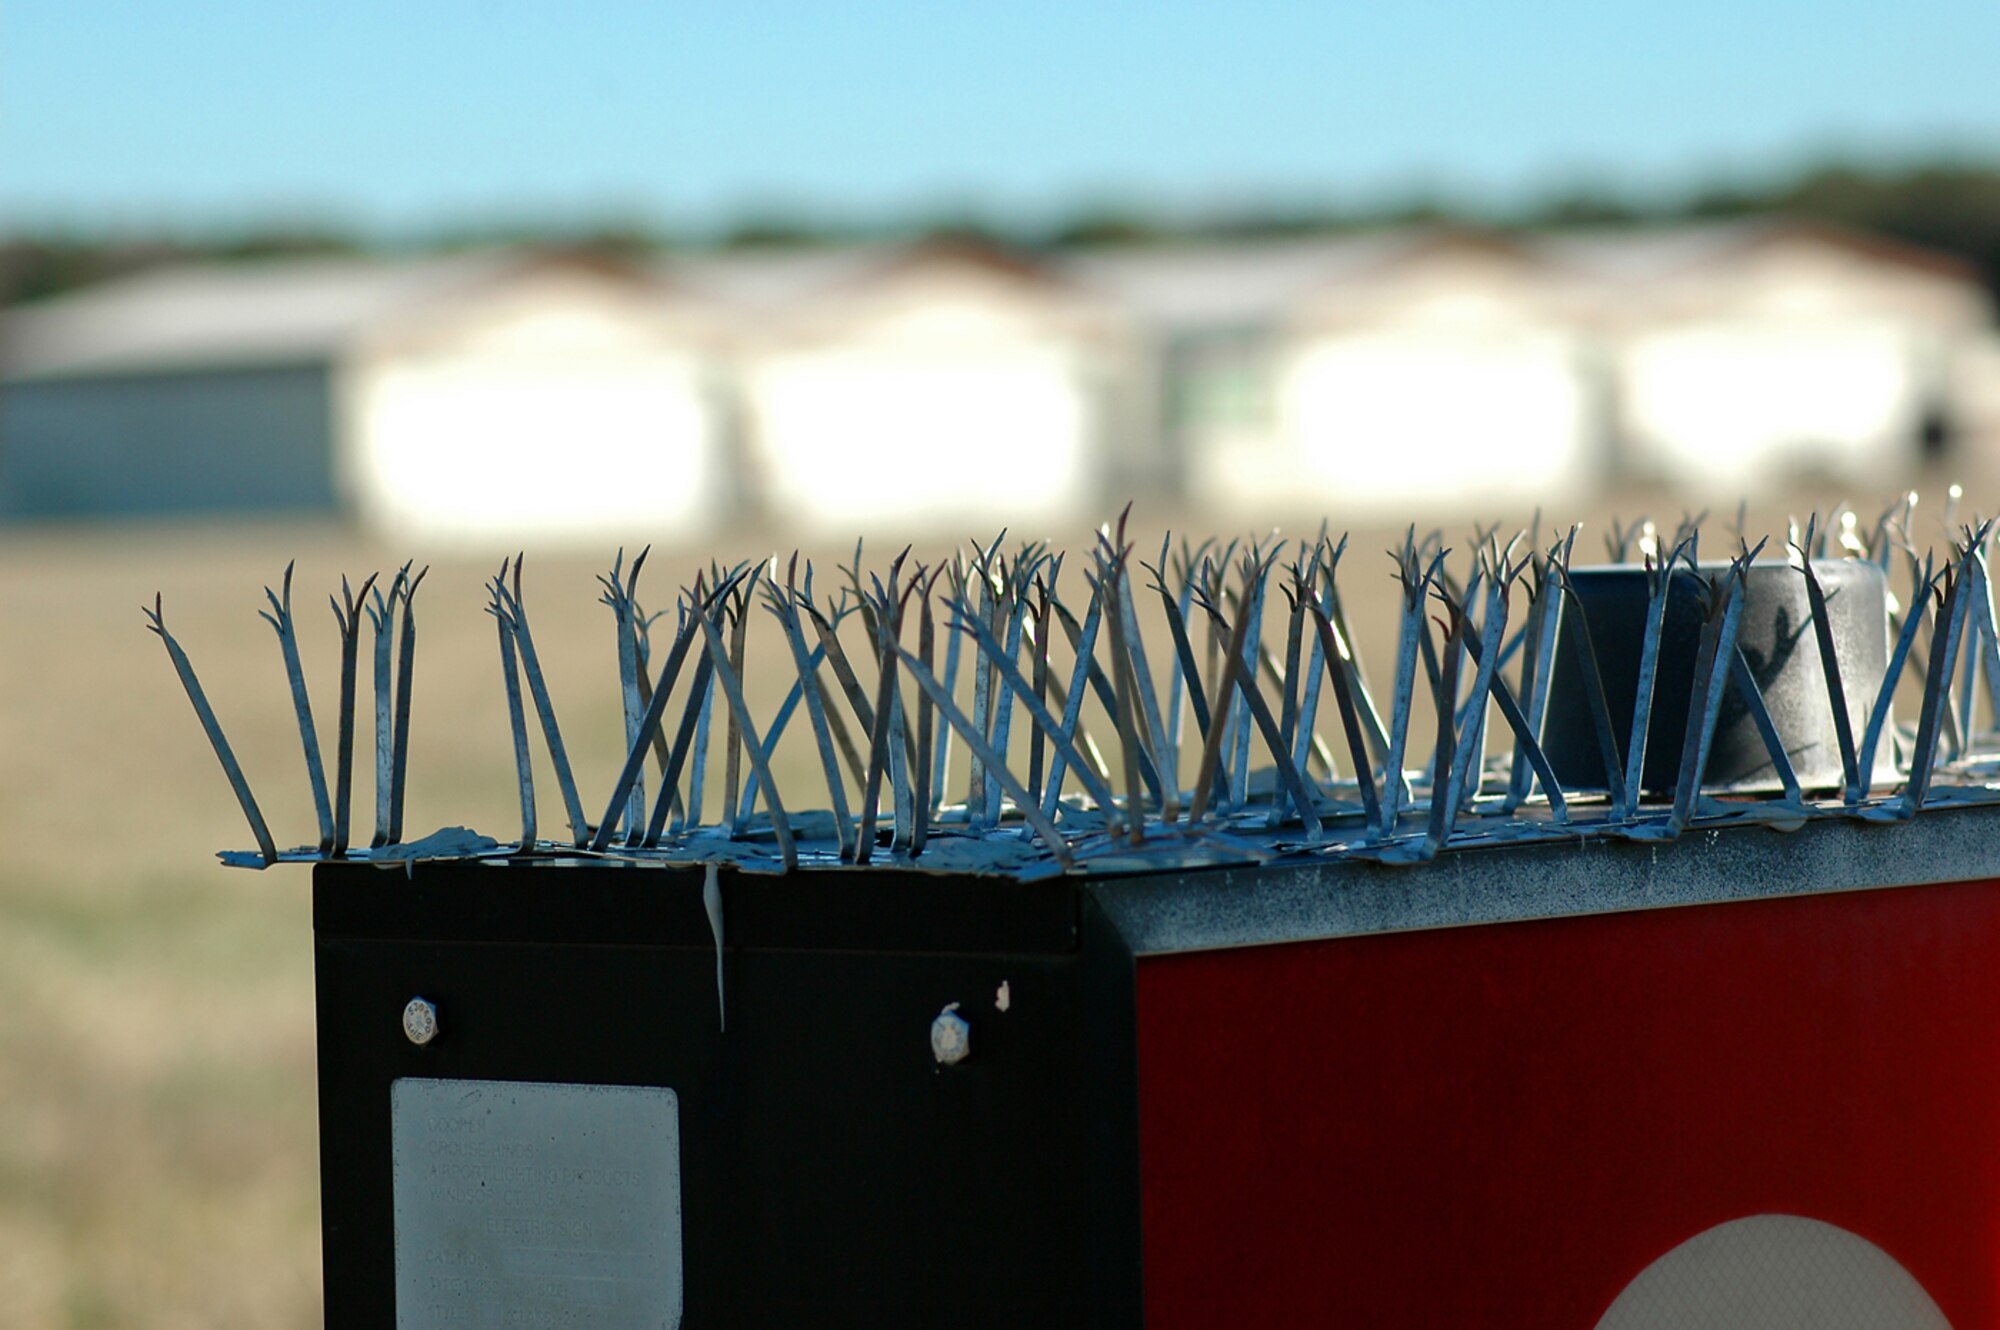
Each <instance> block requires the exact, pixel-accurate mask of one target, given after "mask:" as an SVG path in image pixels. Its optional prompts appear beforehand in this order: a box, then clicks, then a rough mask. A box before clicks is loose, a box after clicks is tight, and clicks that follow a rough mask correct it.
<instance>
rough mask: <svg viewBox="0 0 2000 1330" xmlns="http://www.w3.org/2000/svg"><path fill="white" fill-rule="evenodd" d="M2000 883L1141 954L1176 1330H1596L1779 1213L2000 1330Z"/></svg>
mask: <svg viewBox="0 0 2000 1330" xmlns="http://www.w3.org/2000/svg"><path fill="white" fill-rule="evenodd" d="M1415 885H1416V883H1415V880H1414V879H1413V886H1415ZM1996 887H2000V884H1995V883H1958V884H1949V885H1944V886H1935V887H1917V888H1903V889H1896V890H1877V891H1866V892H1852V893H1843V894H1838V895H1828V896H1817V897H1811V898H1797V899H1789V900H1769V901H1754V902H1744V903H1734V904H1721V905H1706V906H1696V907H1689V908H1682V909H1672V910H1654V911H1644V912H1638V913H1628V914H1617V915H1604V916H1598V917H1592V918H1579V919H1557V920H1542V921H1536V922H1530V923H1516V924H1504V925H1496V926H1488V927H1472V928H1459V929H1447V930H1439V931H1430V932H1419V933H1402V934H1393V935H1386V936H1377V937H1362V938H1351V939H1343V940H1338V941H1329V942H1312V943H1298V944H1291V945H1285V946H1274V947H1263V948H1253V949H1246V950H1240V951H1224V952H1206V953H1191V954H1184V955H1174V956H1161V957H1151V958H1146V959H1143V960H1141V961H1140V963H1139V967H1138V991H1139V1067H1140V1136H1141V1148H1142V1152H1143V1160H1144V1187H1145V1196H1144V1220H1145V1257H1146V1302H1147V1324H1148V1325H1149V1326H1152V1327H1155V1330H1176V1328H1178V1327H1184V1326H1185V1327H1195V1326H1202V1327H1211V1326H1217V1325H1255V1326H1288V1325H1334V1324H1339V1325H1357V1326H1440V1327H1443V1326H1450V1327H1454V1330H1461V1328H1462V1327H1466V1326H1475V1325H1476V1326H1521V1327H1536V1328H1537V1330H1546V1328H1548V1327H1578V1328H1579V1330H1588V1327H1591V1326H1593V1325H1594V1324H1595V1323H1596V1321H1597V1318H1598V1317H1599V1316H1600V1315H1601V1314H1602V1313H1603V1311H1604V1309H1605V1308H1606V1307H1607V1306H1608V1305H1609V1304H1610V1302H1611V1301H1612V1299H1613V1298H1615V1297H1616V1296H1617V1295H1618V1293H1619V1291H1620V1290H1621V1289H1622V1288H1623V1287H1624V1286H1625V1285H1626V1284H1627V1283H1628V1282H1629V1281H1630V1280H1631V1279H1632V1278H1633V1277H1634V1276H1635V1275H1637V1274H1638V1273H1639V1271H1640V1270H1642V1269H1644V1268H1645V1267H1646V1266H1647V1265H1648V1264H1649V1263H1651V1262H1652V1261H1653V1260H1655V1259H1656V1258H1658V1257H1659V1256H1661V1255H1663V1254H1664V1253H1665V1252H1667V1251H1668V1250H1669V1249H1670V1248H1672V1247H1674V1246H1676V1245H1677V1244H1679V1243H1680V1242H1682V1241H1684V1240H1685V1239H1687V1238H1689V1237H1692V1236H1693V1235H1694V1234H1696V1233H1698V1232H1700V1231H1701V1230H1703V1229H1706V1228H1708V1227H1710V1226H1712V1225H1714V1224H1718V1223H1722V1222H1724V1221H1727V1220H1730V1219H1734V1218H1738V1217H1741V1216H1744V1215H1749V1214H1758V1213H1770V1212H1781V1213H1790V1214H1798V1215H1804V1216H1808V1217H1811V1218H1814V1219H1819V1220H1823V1221H1825V1222H1827V1223H1831V1224H1837V1225H1839V1226H1840V1227H1842V1228H1845V1229H1848V1230H1850V1231H1852V1232H1854V1233H1856V1234H1859V1235H1860V1236H1862V1237H1864V1238H1866V1239H1868V1240H1869V1241H1871V1242H1873V1243H1874V1244H1876V1245H1877V1246H1879V1247H1881V1248H1883V1249H1884V1250H1885V1251H1887V1252H1888V1253H1889V1254H1890V1255H1891V1256H1893V1257H1895V1258H1896V1260H1897V1261H1899V1262H1901V1263H1902V1265H1903V1266H1904V1268H1905V1269H1907V1270H1908V1271H1909V1272H1910V1273H1911V1274H1912V1275H1914V1276H1915V1277H1916V1278H1917V1280H1918V1281H1919V1282H1921V1283H1922V1284H1923V1285H1924V1287H1925V1288H1926V1289H1927V1290H1928V1291H1929V1293H1930V1295H1931V1297H1932V1298H1933V1299H1935V1300H1936V1302H1937V1303H1938V1305H1939V1307H1940V1309H1942V1310H1943V1312H1944V1313H1945V1315H1946V1316H1948V1317H1949V1318H1950V1319H1951V1321H1952V1323H1953V1324H1954V1325H1956V1326H1960V1327H1970V1326H1989V1325H1994V1324H2000V1259H1997V1258H2000V1242H1996V1237H2000V1234H1996V1229H2000V889H1996Z"/></svg>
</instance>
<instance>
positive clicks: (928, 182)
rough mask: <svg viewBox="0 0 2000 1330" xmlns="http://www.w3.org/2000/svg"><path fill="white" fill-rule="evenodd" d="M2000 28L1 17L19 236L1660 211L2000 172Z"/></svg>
mask: <svg viewBox="0 0 2000 1330" xmlns="http://www.w3.org/2000/svg"><path fill="white" fill-rule="evenodd" d="M1996 56H2000V0H1910V2H1909V3H1903V4H1893V5H1892V4H1889V3H1883V2H1881V0H1874V2H1871V3H1855V2H1854V0H1776V2H1775V3H1761V4H1760V3H1755V0H1742V2H1739V3H1728V2H1726V0H1681V2H1680V3H1675V4H1659V3H1656V4H1651V5H1646V6H1638V5H1628V4H1618V3H1607V2H1606V0H1595V2H1591V0H1514V2H1513V3H1485V2H1470V0H1468V2H1466V3H1457V4H1446V3H1440V2H1438V0H1372V2H1371V3H1368V4H1340V3H1318V4H1279V3H1265V2H1263V0H1235V2H1234V3H1212V4H1193V3H1182V2H1180V0H1153V2H1152V3H1146V4H1140V3H1129V2H1128V0H1095V2H1094V3H1053V2H1051V0H1015V2H1014V3H1011V4H1006V5H993V4H969V3H968V4H945V3H915V2H913V0H911V2H905V0H896V2H893V3H875V4H864V3H851V4H845V5H832V4H791V3H759V2H758V0H736V2H735V3H714V4H711V3H653V4H640V3H631V2H629V0H598V2H597V3H594V4H592V3H571V4H556V3H548V2H547V0H399V2H397V3H386V2H381V0H323V2H322V3H319V4H315V5H311V6H303V5H294V4H287V3H284V0H174V3H155V2H153V0H133V2H132V3H123V4H109V3H101V2H100V0H0V222H6V221H10V220H11V221H13V222H15V223H22V222H27V221H47V220H57V221H63V222H67V223H72V224H81V225H86V226H99V227H106V228H114V229H115V228H125V227H144V226H148V225H154V224H160V223H168V224H175V225H184V226H223V227H226V226H231V225H238V224H246V223H253V222H256V221H259V220H267V219H270V218H274V217H285V216H292V217H301V216H303V217H312V216H319V217H329V218H333V219H335V220H338V221H340V222H342V223H344V224H348V225H354V226H360V227H364V228H368V229H372V230H376V231H380V232H387V233H393V232H397V231H414V230H419V229H422V228H424V227H429V226H436V225H449V224H465V223H470V222H476V221H479V220H482V219H493V218H515V219H520V218H546V219H558V220H560V219H565V218H570V219H579V220H580V219H588V218H593V217H600V216H607V215H615V214H620V213H623V214H630V215H634V216H642V217H650V218H652V219H654V220H657V221H660V222H664V223H669V224H676V225H683V226H688V225H694V226H699V225H708V224H713V223H717V222H720V221H721V220H723V219H726V218H728V217H730V216H732V215H735V214H739V213H742V212H745V211H750V210H757V209H778V208H797V209H805V210H810V211H815V212H819V213H822V214H827V215H831V216H834V217H847V218H851V219H862V218H868V217H879V216H884V215H892V214H896V213H899V212H903V213H907V212H912V211H925V210H929V211H948V210H952V209H960V208H965V209H978V210H984V211H986V212H988V213H991V214H995V215H998V216H1001V217H1003V218H1006V217H1014V218H1027V219H1033V218H1038V217H1047V216H1054V215H1058V214H1060V213H1062V212H1064V211H1065V210H1067V209H1069V208H1071V207H1074V206H1076V205H1079V204H1083V203H1089V202H1093V201H1103V200H1132V201H1137V202H1140V203H1147V204H1158V205H1165V206H1170V207H1181V208H1194V209H1200V208H1212V207H1226V206H1229V205H1231V204H1233V203H1239V202H1245V201H1253V200H1260V199H1272V198H1279V199H1284V198H1290V199H1310V200H1333V201H1340V200H1348V201H1355V202H1368V201H1380V200H1382V199H1385V198H1388V197H1393V196H1396V195H1399V194H1405V193H1408V192H1411V191H1415V190H1422V189H1429V190H1435V191H1441V192H1444V193H1446V194H1450V195H1454V196H1458V197H1462V198H1468V199H1472V200H1475V201H1483V202H1503V203H1504V202H1506V201H1511V200H1519V199H1525V198H1528V197H1531V196H1533V195H1534V194H1535V193H1537V192H1538V191H1544V190H1548V189H1551V188H1554V187H1556V186H1558V185H1559V184H1561V183H1563V182H1566V181H1580V180H1592V181H1609V182H1611V183H1613V184H1614V185H1618V186H1622V187H1627V188H1631V189H1637V190H1658V191H1672V190H1674V189H1677V188H1684V187H1686V186H1687V185H1688V184H1689V182H1691V181H1693V180H1696V179H1698V178H1702V177H1704V176H1707V175H1711V174H1714V173H1717V172H1735V173H1739V174H1755V173H1757V172H1759V171H1770V170H1783V169H1788V168H1791V167H1793V166H1796V165H1797V164H1799V163H1802V162H1804V161H1807V160H1810V159H1812V158H1814V157H1816V156H1824V155H1829V154H1832V153H1837V152H1851V153H1855V154H1858V155H1861V156H1864V157H1870V158H1874V159H1877V160H1893V159H1895V158H1898V157H1908V156H1912V155H1915V154H1918V153H1922V152H1926V151H1931V150H1937V149H1947V150H1953V151H1957V152H1960V153H1979V154H1983V155H1988V156H2000V76H1996V74H1995V69H1994V65H1995V58H1996Z"/></svg>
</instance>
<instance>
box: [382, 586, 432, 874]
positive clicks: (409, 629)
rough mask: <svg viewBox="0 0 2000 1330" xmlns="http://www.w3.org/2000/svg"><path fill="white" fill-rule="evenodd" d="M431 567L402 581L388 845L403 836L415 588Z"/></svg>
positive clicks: (414, 661) (413, 672) (414, 663)
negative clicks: (406, 580) (401, 628)
mask: <svg viewBox="0 0 2000 1330" xmlns="http://www.w3.org/2000/svg"><path fill="white" fill-rule="evenodd" d="M430 571H431V570H430V565H429V564H425V565H424V567H423V568H422V569H421V570H419V571H418V573H417V575H416V576H415V577H413V578H411V579H410V580H409V581H408V582H406V583H405V584H404V585H403V597H402V599H403V635H402V637H401V639H400V640H399V641H398V642H397V649H396V739H395V760H394V762H393V763H392V765H391V772H390V782H389V837H388V840H387V841H386V842H385V844H389V845H397V844H400V843H401V842H402V839H403V796H404V793H405V791H406V790H407V788H408V783H409V773H410V685H411V684H412V683H413V682H414V681H415V679H416V670H417V588H418V587H420V586H422V585H423V584H424V578H425V577H426V576H428V575H429V573H430Z"/></svg>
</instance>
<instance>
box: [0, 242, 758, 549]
mask: <svg viewBox="0 0 2000 1330" xmlns="http://www.w3.org/2000/svg"><path fill="white" fill-rule="evenodd" d="M715 342H716V334H715V330H714V320H713V318H712V317H711V316H710V315H709V314H708V312H707V311H705V310H704V309H703V308H702V306H701V305H700V302H698V301H696V300H694V299H692V298H689V297H685V296H680V295H677V293H675V292H673V291H671V290H669V289H665V288H663V287H662V286H661V284H660V283H658V282H657V281H656V280H655V279H653V278H652V277H651V276H650V275H641V274H636V273H632V272H627V271H622V270H619V269H615V268H610V267H606V266H604V265H600V264H595V263H590V262H585V261H581V260H568V259H553V258H532V257H527V256H521V255H513V254H485V255H475V256H466V257H452V258H442V259H428V260H421V261H410V262H377V261H364V260H347V259H343V260H327V261H288V262H271V263H246V264H232V265H202V266H193V267H178V268H171V269H166V270H160V271H155V272H151V273H146V274H143V275H140V276H137V277H133V278H130V279H127V280H123V281H116V282H110V283H106V284H104V285H102V286H99V287H96V288H92V289H89V290H86V291H83V292H80V293H78V294H76V295H73V296H69V297H65V298H61V299H57V300H53V301H50V302H47V303H46V304H43V305H38V306H34V307H31V308H30V309H27V310H23V311H19V312H16V313H14V314H12V315H11V316H9V317H8V319H7V320H6V322H5V324H4V326H0V511H5V512H7V513H10V514H14V515H32V516H62V515H78V514H86V515H96V514H108V513H133V512H192V513H200V512H218V511H232V510H234V511H262V512H268V511H286V510H294V511H296V510H315V509H334V508H342V509H347V510H351V511H353V512H355V513H356V514H358V515H359V516H360V517H361V518H362V519H363V520H364V521H366V522H368V523H370V524H372V525H375V526H378V527H381V528H383V529H386V530H390V531H394V532H396V533H398V534H402V535H408V536H414V537H423V538H425V539H426V540H430V541H442V542H455V541H457V542H473V543H479V544H491V543H495V542H499V543H507V542H513V541H518V540H524V539H530V538H533V539H543V538H550V537H556V538H560V537H562V536H565V535H574V534H583V533H587V532H588V533H601V532H603V531H605V530H606V529H613V530H616V529H634V530H637V531H639V532H641V533H644V532H648V531H651V530H654V529H657V528H660V527H663V526H665V527H670V528H673V529H693V530H698V529H701V528H702V527H704V526H705V524H707V523H708V522H710V521H712V520H713V519H714V518H715V517H716V516H717V515H718V509H719V502H718V501H719V500H720V499H722V498H724V497H726V495H727V477H726V475H725V473H724V470H723V459H722V455H721V447H720V425H719V415H718V411H717V406H716V394H715V391H714V384H713V376H714V364H715V360H714V347H715Z"/></svg>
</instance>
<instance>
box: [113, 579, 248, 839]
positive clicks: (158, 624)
mask: <svg viewBox="0 0 2000 1330" xmlns="http://www.w3.org/2000/svg"><path fill="white" fill-rule="evenodd" d="M140 608H141V610H142V612H143V613H144V614H145V616H146V620H147V622H146V631H148V632H150V633H154V634H156V635H158V637H159V639H160V641H161V643H162V644H164V645H165V646H166V648H167V659H168V660H170V661H172V662H173V666H174V673H175V674H176V675H178V676H179V677H180V681H181V687H182V688H183V689H184V690H185V691H186V692H187V696H188V701H189V702H190V703H191V704H193V706H194V715H195V719H196V720H198V721H200V722H201V729H202V733H204V734H206V735H207V736H208V743H209V747H211V748H213V749H214V750H215V760H216V761H218V762H220V763H221V764H222V774H223V775H224V776H225V777H227V778H228V780H229V788H230V789H231V790H232V791H233V792H234V793H235V795H236V802H237V804H238V805H239V806H240V807H241V808H242V809H243V819H244V821H246V822H248V823H249V824H250V834H251V835H252V836H255V837H256V838H257V851H258V853H259V854H261V855H262V856H263V859H264V864H265V866H266V867H268V866H270V865H271V864H275V863H277V862H278V845H277V842H276V841H274V840H272V839H271V829H270V827H269V826H267V825H265V822H264V814H263V813H262V812H261V811H260V810H259V809H258V807H257V798H256V796H255V795H253V794H252V793H251V792H250V782H249V780H248V779H246V778H245V777H244V775H243V767H242V764H241V763H239V762H238V761H237V760H236V752H235V750H234V749H232V748H231V747H230V746H229V740H228V739H227V738H225V737H224V736H223V733H222V722H221V721H219V720H217V719H216V718H215V709H214V708H213V707H211V706H210V705H209V704H208V695H207V694H206V693H204V692H203V691H202V688H201V681H200V680H199V679H197V678H195V673H194V665H193V663H192V662H190V661H189V660H188V657H187V652H185V651H183V650H181V644H180V643H179V642H176V641H175V640H174V635H173V634H172V633H170V632H168V631H167V621H166V618H165V616H164V614H163V613H162V610H161V602H160V595H159V593H158V592H155V593H154V594H153V603H152V605H151V606H150V607H146V606H141V607H140Z"/></svg>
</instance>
